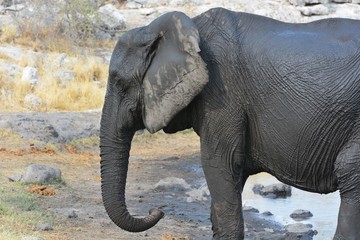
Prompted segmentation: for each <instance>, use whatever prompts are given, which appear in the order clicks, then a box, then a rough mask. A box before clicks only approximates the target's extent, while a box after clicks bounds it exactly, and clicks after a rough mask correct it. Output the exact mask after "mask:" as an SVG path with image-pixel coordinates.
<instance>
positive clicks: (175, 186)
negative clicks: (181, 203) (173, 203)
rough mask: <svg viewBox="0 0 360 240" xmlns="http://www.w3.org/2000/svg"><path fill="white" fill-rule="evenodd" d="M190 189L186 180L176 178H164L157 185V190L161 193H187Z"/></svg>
mask: <svg viewBox="0 0 360 240" xmlns="http://www.w3.org/2000/svg"><path fill="white" fill-rule="evenodd" d="M189 189H191V187H190V185H189V184H188V183H187V182H186V181H185V180H184V179H182V178H176V177H168V178H164V179H161V180H160V181H159V182H158V183H157V184H155V190H156V191H159V192H185V191H186V190H189Z"/></svg>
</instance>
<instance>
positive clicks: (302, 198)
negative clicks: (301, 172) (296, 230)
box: [243, 173, 340, 240]
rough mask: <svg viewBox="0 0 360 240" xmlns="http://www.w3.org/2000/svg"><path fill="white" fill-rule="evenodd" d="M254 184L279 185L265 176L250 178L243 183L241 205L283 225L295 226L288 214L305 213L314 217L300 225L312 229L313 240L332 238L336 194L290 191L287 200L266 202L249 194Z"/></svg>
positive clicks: (338, 204) (335, 214)
mask: <svg viewBox="0 0 360 240" xmlns="http://www.w3.org/2000/svg"><path fill="white" fill-rule="evenodd" d="M256 183H259V184H263V185H269V184H273V183H279V181H278V180H277V179H276V178H275V177H273V176H271V175H269V174H266V173H261V174H257V175H255V176H251V177H250V178H249V179H248V180H247V182H246V185H245V188H244V191H243V205H245V206H252V207H255V208H257V209H259V211H260V212H265V211H270V212H272V213H273V214H274V220H276V221H278V222H280V223H282V224H284V225H286V224H290V223H296V221H295V220H293V219H292V218H290V214H291V213H292V212H293V211H294V210H296V209H304V210H309V211H310V212H312V213H313V215H314V216H313V217H311V218H309V219H307V220H305V221H301V223H305V224H307V223H310V224H312V225H313V226H314V227H313V229H315V230H317V231H318V234H317V235H316V236H314V240H320V239H321V240H324V239H325V240H326V239H332V238H333V236H334V234H335V230H336V224H337V215H338V211H339V206H340V196H339V193H338V192H335V193H330V194H326V195H325V194H323V195H322V194H317V193H310V192H305V191H302V190H299V189H296V188H294V187H293V188H292V196H291V197H288V198H283V199H268V198H264V197H262V196H260V195H256V194H254V193H253V191H252V187H253V185H254V184H256Z"/></svg>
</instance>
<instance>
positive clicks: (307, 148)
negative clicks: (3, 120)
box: [100, 8, 360, 239]
mask: <svg viewBox="0 0 360 240" xmlns="http://www.w3.org/2000/svg"><path fill="white" fill-rule="evenodd" d="M359 120H360V21H359V20H351V19H340V18H334V19H324V20H317V21H314V22H310V23H301V24H293V23H285V22H281V21H278V20H274V19H271V18H267V17H263V16H258V15H254V14H250V13H245V12H235V11H231V10H227V9H224V8H214V9H210V10H208V11H206V12H204V13H202V14H200V15H198V16H195V17H193V18H190V17H188V16H187V15H185V14H184V13H182V12H169V13H166V14H164V15H162V16H160V17H158V18H156V19H155V20H153V21H152V22H151V23H150V24H148V25H147V26H143V27H138V28H135V29H131V30H129V31H127V32H126V33H124V34H123V35H122V36H120V37H119V39H118V41H117V43H116V45H115V47H114V50H113V53H112V57H111V60H110V64H109V77H108V82H107V89H106V94H105V101H104V106H103V110H102V115H101V123H100V156H101V160H100V161H101V163H100V165H101V179H102V180H101V190H102V199H103V204H104V206H105V209H106V211H107V213H108V215H109V217H110V218H111V220H112V221H113V222H114V223H115V224H116V225H118V226H119V227H120V228H122V229H123V230H126V231H130V232H140V231H145V230H147V229H149V228H151V227H153V226H154V225H155V224H156V223H157V222H158V221H159V220H160V219H161V218H162V217H163V216H164V213H163V212H162V211H161V210H160V209H158V208H153V209H151V210H150V211H149V215H147V216H145V217H134V216H132V215H131V214H130V213H129V211H128V208H127V206H126V201H125V186H126V178H127V173H128V164H129V151H130V148H131V142H132V139H133V136H134V133H135V132H136V131H138V130H142V129H147V130H148V131H149V132H150V133H155V132H157V131H160V130H163V131H164V132H165V133H175V132H178V131H181V130H184V129H189V128H192V129H193V130H194V131H195V132H196V134H197V135H198V136H199V137H200V154H201V166H202V169H203V170H204V174H205V178H206V181H207V184H208V187H209V191H210V196H211V206H210V219H211V223H212V230H213V236H212V237H213V239H243V238H244V220H243V216H242V197H241V194H242V190H243V187H244V184H245V182H246V180H247V178H248V177H249V176H250V175H253V174H257V173H260V172H267V173H270V174H272V175H273V176H275V177H276V178H277V179H279V180H280V181H281V182H283V183H286V184H288V185H291V186H294V187H296V188H299V189H302V190H306V191H310V192H316V193H321V194H326V193H330V192H334V191H336V190H339V193H340V199H341V202H340V209H339V213H338V223H337V228H336V232H335V236H334V239H360V231H359V229H360V121H359Z"/></svg>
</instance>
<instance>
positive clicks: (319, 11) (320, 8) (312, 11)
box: [299, 4, 330, 16]
mask: <svg viewBox="0 0 360 240" xmlns="http://www.w3.org/2000/svg"><path fill="white" fill-rule="evenodd" d="M299 10H300V12H301V14H303V15H305V16H312V15H328V14H329V13H330V9H329V8H328V7H327V6H325V5H322V4H321V5H314V6H309V7H301V8H299Z"/></svg>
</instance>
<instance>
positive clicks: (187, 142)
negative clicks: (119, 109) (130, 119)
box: [0, 130, 283, 240]
mask: <svg viewBox="0 0 360 240" xmlns="http://www.w3.org/2000/svg"><path fill="white" fill-rule="evenodd" d="M1 136H2V137H1V141H2V143H1V147H0V159H1V161H0V181H1V182H2V183H3V188H6V189H18V190H19V189H20V190H19V191H27V189H28V188H29V186H28V185H22V184H18V183H14V182H9V180H8V177H9V176H12V175H15V174H19V173H22V172H24V171H25V169H26V167H27V166H28V165H30V164H33V163H37V164H47V165H50V166H54V167H58V168H60V169H61V171H62V183H56V184H50V185H48V186H47V187H48V188H51V189H53V190H54V191H55V194H49V195H50V196H41V195H38V194H36V193H31V194H32V195H34V196H35V197H36V198H35V199H36V202H37V204H39V208H40V209H41V210H42V211H44V212H46V213H47V214H48V215H51V216H52V218H51V220H50V223H51V224H52V227H53V230H50V231H40V230H36V229H35V230H34V227H35V226H34V225H36V224H41V223H44V222H41V221H45V220H41V219H39V220H38V222H33V223H31V224H17V223H14V224H12V223H9V222H4V221H6V220H4V218H1V211H0V223H1V221H3V224H5V225H6V226H9V228H14V229H12V231H15V232H16V231H17V230H19V231H20V229H21V231H20V232H21V234H20V235H21V236H36V237H39V238H40V239H52V240H54V239H61V240H70V239H109V240H110V239H111V240H112V239H139V240H141V239H147V240H149V239H154V240H155V239H161V240H168V239H174V240H180V239H182V240H188V239H195V240H197V239H200V240H202V239H211V224H210V220H209V214H210V197H209V196H204V197H203V199H201V200H198V201H192V202H189V194H188V193H187V190H184V189H182V188H181V187H180V188H178V187H176V186H175V187H174V186H173V187H171V188H169V189H162V190H158V189H155V187H154V186H155V184H156V183H158V182H159V181H160V180H162V179H166V178H168V177H175V178H179V179H184V180H185V181H186V183H187V184H188V185H189V186H190V188H191V189H195V190H196V189H199V188H200V187H201V186H202V185H203V184H204V183H205V178H204V176H203V171H202V169H201V167H200V157H199V138H198V137H197V136H196V134H195V133H194V132H192V131H185V132H182V133H177V134H174V135H166V134H164V133H158V134H155V135H150V134H147V133H143V134H139V135H137V136H136V137H135V139H134V140H133V145H132V151H131V158H130V167H129V173H128V180H127V189H126V190H127V192H126V199H127V205H128V208H129V211H130V212H131V213H132V214H134V215H135V216H137V217H141V216H144V215H146V214H147V212H148V210H149V209H151V208H153V207H160V208H161V209H162V210H163V211H164V212H165V214H166V215H165V217H164V218H163V219H162V220H161V221H160V222H159V223H158V224H157V225H156V226H155V227H154V228H152V229H150V230H148V231H146V232H142V233H136V234H133V233H128V232H125V231H122V230H120V229H119V228H118V227H117V226H115V225H114V224H113V223H112V222H111V220H110V219H109V217H108V216H107V214H106V212H105V210H104V207H103V204H102V199H101V191H100V158H99V151H98V147H97V144H98V143H97V141H96V140H95V141H93V142H91V141H90V143H89V142H87V141H83V142H84V143H83V144H81V143H80V144H79V143H77V144H74V143H73V144H53V145H47V144H43V143H39V142H36V141H32V140H23V139H21V138H20V137H19V136H18V135H16V134H13V133H7V134H6V132H5V133H4V130H3V133H2V135H1ZM0 200H1V198H0ZM14 204H15V203H14ZM74 212H75V214H76V215H77V217H76V218H69V215H71V213H74ZM245 219H246V230H247V232H246V235H247V238H246V239H279V236H280V235H276V234H277V233H279V232H281V231H280V230H283V229H282V226H280V225H278V224H276V223H274V222H273V221H271V219H270V220H266V219H264V218H261V217H260V218H259V214H257V213H245ZM17 228H20V229H17ZM259 236H266V237H260V238H259ZM271 236H272V237H271ZM281 236H283V235H281ZM0 239H2V238H1V237H0ZM4 239H6V238H4Z"/></svg>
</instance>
